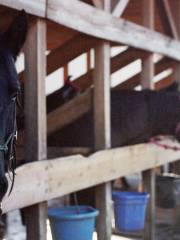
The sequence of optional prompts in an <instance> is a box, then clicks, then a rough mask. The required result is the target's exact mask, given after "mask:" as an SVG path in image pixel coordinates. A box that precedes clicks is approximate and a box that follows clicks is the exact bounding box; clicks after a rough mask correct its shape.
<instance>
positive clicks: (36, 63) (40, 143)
mask: <svg viewBox="0 0 180 240" xmlns="http://www.w3.org/2000/svg"><path fill="white" fill-rule="evenodd" d="M45 54H46V23H45V21H43V20H40V19H38V20H37V21H36V22H35V24H34V25H33V26H32V27H31V29H30V31H29V35H28V38H27V42H26V47H25V74H26V84H25V125H26V135H25V159H26V161H27V162H30V161H36V160H38V161H39V160H43V159H47V139H46V138H47V130H46V125H47V124H46V94H45V77H46V55H45ZM32 178H33V175H32V176H31V178H30V179H28V181H30V182H31V179H32ZM26 182H27V181H25V182H24V185H25V186H26ZM46 215H47V207H46V203H40V204H37V205H34V206H31V207H29V208H27V209H26V230H27V240H32V239H33V240H45V239H46V218H47V216H46Z"/></svg>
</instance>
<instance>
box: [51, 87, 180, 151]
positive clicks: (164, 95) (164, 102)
mask: <svg viewBox="0 0 180 240" xmlns="http://www.w3.org/2000/svg"><path fill="white" fill-rule="evenodd" d="M79 129H81V130H79ZM111 130H112V139H111V140H112V147H119V146H126V145H133V144H138V143H143V142H148V141H149V140H150V139H151V138H152V137H154V136H156V135H173V136H174V137H176V138H177V140H180V94H179V92H178V90H177V84H176V83H174V84H173V85H172V86H170V87H168V88H167V89H164V90H160V91H155V90H142V91H134V90H112V91H111ZM52 143H53V144H54V143H55V144H56V145H59V146H65V147H74V146H76V147H82V146H84V147H91V148H92V149H93V148H94V147H95V146H94V121H93V109H91V111H90V112H88V113H86V114H84V115H83V116H82V117H80V118H79V119H77V120H76V121H74V122H73V123H71V124H69V125H68V126H66V127H64V128H63V129H61V130H59V131H58V132H57V133H55V134H54V135H53V136H52V137H50V139H49V144H50V145H51V144H52Z"/></svg>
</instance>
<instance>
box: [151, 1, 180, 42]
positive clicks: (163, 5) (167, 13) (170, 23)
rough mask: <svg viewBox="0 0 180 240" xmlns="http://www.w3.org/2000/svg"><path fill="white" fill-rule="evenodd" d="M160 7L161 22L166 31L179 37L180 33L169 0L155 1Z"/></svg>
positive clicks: (172, 35) (158, 7)
mask: <svg viewBox="0 0 180 240" xmlns="http://www.w3.org/2000/svg"><path fill="white" fill-rule="evenodd" d="M155 2H156V5H157V9H158V13H159V15H160V18H161V22H162V25H163V28H164V30H165V33H166V34H167V35H169V36H171V37H173V38H175V39H177V40H178V39H179V34H178V31H177V29H176V24H175V22H174V18H173V14H172V11H171V8H170V4H169V1H168V0H157V1H155Z"/></svg>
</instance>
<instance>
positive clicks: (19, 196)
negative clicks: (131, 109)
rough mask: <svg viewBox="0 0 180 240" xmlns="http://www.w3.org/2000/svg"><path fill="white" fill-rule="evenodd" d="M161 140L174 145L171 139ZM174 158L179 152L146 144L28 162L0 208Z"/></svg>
mask: <svg viewBox="0 0 180 240" xmlns="http://www.w3.org/2000/svg"><path fill="white" fill-rule="evenodd" d="M162 143H163V144H167V145H171V144H172V145H173V146H174V144H175V143H174V142H173V141H171V140H166V141H163V142H162ZM177 146H178V147H180V145H179V144H177ZM145 156H146V157H145ZM124 159H126V161H124ZM176 160H179V151H174V150H172V149H164V148H161V147H158V146H156V145H154V144H151V143H149V144H138V145H135V146H130V147H121V148H117V149H110V150H104V151H100V152H96V153H95V154H92V155H91V156H90V157H88V158H86V157H82V156H79V155H76V156H71V157H65V158H58V159H54V160H51V161H49V160H47V161H36V162H33V163H28V164H25V165H23V166H21V167H19V168H17V170H16V173H17V174H16V179H15V185H14V188H13V191H12V193H11V195H10V196H6V198H5V199H4V201H3V211H4V212H7V211H10V210H13V209H17V208H22V207H25V206H29V205H33V204H36V203H38V202H42V201H46V200H48V199H52V198H55V197H58V196H63V195H66V194H68V193H71V192H74V191H78V190H80V189H85V188H88V187H91V186H95V185H98V184H101V183H104V182H107V181H111V180H113V179H116V178H118V177H122V176H125V175H128V174H132V173H135V172H139V171H144V170H147V169H151V168H154V167H157V166H160V165H163V164H166V163H168V162H173V161H176ZM122 162H123V164H122ZM70 173H71V174H70ZM32 176H33V177H32ZM24 183H26V184H24ZM37 192H38V194H37Z"/></svg>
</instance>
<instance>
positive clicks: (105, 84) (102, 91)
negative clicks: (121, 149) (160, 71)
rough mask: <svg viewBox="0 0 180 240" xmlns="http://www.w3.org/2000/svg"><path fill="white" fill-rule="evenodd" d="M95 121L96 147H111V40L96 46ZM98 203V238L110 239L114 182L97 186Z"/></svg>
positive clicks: (107, 6) (107, 4)
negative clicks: (112, 185)
mask: <svg viewBox="0 0 180 240" xmlns="http://www.w3.org/2000/svg"><path fill="white" fill-rule="evenodd" d="M102 2H103V6H104V10H105V11H110V1H109V0H103V1H102ZM94 121H95V147H96V150H99V149H107V148H110V147H111V124H110V43H109V42H103V41H102V42H101V43H99V44H98V46H97V47H96V48H95V70H94ZM96 206H97V208H98V209H99V210H100V215H99V216H98V219H97V235H98V239H99V240H110V239H111V183H110V182H109V183H105V184H101V185H99V186H97V187H96Z"/></svg>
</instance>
